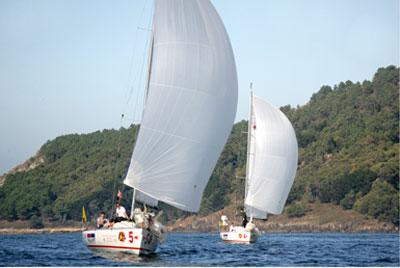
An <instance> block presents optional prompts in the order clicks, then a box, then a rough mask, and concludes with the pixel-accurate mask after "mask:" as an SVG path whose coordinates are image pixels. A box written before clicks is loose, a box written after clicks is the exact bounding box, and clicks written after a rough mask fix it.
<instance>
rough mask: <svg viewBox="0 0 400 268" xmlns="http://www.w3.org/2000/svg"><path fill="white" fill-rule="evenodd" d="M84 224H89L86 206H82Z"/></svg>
mask: <svg viewBox="0 0 400 268" xmlns="http://www.w3.org/2000/svg"><path fill="white" fill-rule="evenodd" d="M82 222H83V223H85V222H87V217H86V211H85V207H84V206H82Z"/></svg>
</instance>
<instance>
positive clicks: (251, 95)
mask: <svg viewBox="0 0 400 268" xmlns="http://www.w3.org/2000/svg"><path fill="white" fill-rule="evenodd" d="M252 114H253V83H250V97H249V122H248V124H247V159H246V179H245V187H244V200H246V197H247V188H248V180H249V171H250V169H249V162H250V161H249V160H250V143H251V125H252V123H253V122H252V121H253V116H252ZM243 202H244V201H243Z"/></svg>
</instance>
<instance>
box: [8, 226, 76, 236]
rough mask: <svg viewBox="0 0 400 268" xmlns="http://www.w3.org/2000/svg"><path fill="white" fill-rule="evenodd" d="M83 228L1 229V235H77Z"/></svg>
mask: <svg viewBox="0 0 400 268" xmlns="http://www.w3.org/2000/svg"><path fill="white" fill-rule="evenodd" d="M82 231H83V228H80V227H79V228H77V227H59V228H54V227H52V228H46V227H45V228H41V229H31V228H21V229H16V228H0V235H16V234H60V233H77V232H82Z"/></svg>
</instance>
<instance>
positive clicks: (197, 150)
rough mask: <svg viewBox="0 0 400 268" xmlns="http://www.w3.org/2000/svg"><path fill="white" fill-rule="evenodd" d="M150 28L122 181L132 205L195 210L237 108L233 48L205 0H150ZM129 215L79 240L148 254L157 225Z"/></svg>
mask: <svg viewBox="0 0 400 268" xmlns="http://www.w3.org/2000/svg"><path fill="white" fill-rule="evenodd" d="M152 28H153V29H152V38H151V46H150V48H149V51H150V53H149V64H148V66H149V67H148V77H147V83H146V84H147V85H146V88H145V105H144V110H143V114H142V120H141V124H140V129H139V133H138V137H137V140H136V143H135V146H134V150H133V153H132V157H131V161H130V166H129V169H128V172H127V175H126V178H125V179H124V184H125V185H127V186H129V187H132V188H133V193H134V194H133V198H132V211H135V209H134V206H135V200H136V201H139V202H141V203H143V204H145V205H147V206H155V205H157V203H158V202H159V201H161V202H164V203H166V204H169V205H171V206H174V207H176V208H178V209H181V210H184V211H189V212H198V210H199V208H200V202H201V197H202V194H203V191H204V188H205V187H206V184H207V182H208V180H209V178H210V176H211V173H212V171H213V169H214V167H215V165H216V163H217V160H218V157H219V155H220V154H221V152H222V149H223V147H224V145H225V143H226V141H227V138H228V136H229V134H230V131H231V128H232V126H233V122H234V118H235V114H236V108H237V97H238V86H237V74H236V66H235V60H234V56H233V51H232V47H231V44H230V41H229V37H228V35H227V32H226V30H225V27H224V25H223V23H222V20H221V19H220V17H219V15H218V13H217V11H216V10H215V9H214V7H213V5H212V4H211V2H210V1H209V0H185V1H182V0H156V1H155V2H154V15H153V26H152ZM139 214H140V213H139ZM131 216H132V217H133V218H135V219H136V218H139V219H138V220H137V221H136V222H134V221H124V222H119V223H116V224H114V225H113V226H112V227H110V228H102V229H96V230H87V231H85V232H83V241H84V243H85V244H86V245H87V247H88V248H90V249H101V250H108V251H123V252H127V253H132V254H137V255H144V254H151V253H153V252H155V250H156V248H157V246H158V245H159V243H160V242H162V239H163V234H162V227H161V226H160V224H159V223H158V222H155V221H152V220H149V219H150V218H151V215H146V214H145V215H143V213H142V215H136V214H135V213H133V214H132V213H131ZM136 216H139V217H136ZM146 219H147V221H146ZM141 221H142V223H141Z"/></svg>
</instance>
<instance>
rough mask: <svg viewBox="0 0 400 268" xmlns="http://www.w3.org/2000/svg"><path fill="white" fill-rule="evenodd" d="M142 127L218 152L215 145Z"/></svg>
mask: <svg viewBox="0 0 400 268" xmlns="http://www.w3.org/2000/svg"><path fill="white" fill-rule="evenodd" d="M141 127H142V128H145V129H148V130H151V131H154V132H157V133H160V134H163V135H166V136H170V137H174V138H179V139H181V140H186V141H190V142H193V143H197V144H201V145H204V147H207V148H213V149H216V150H218V148H217V146H215V145H209V144H205V143H202V142H199V141H195V140H192V139H189V138H186V137H183V136H180V135H175V134H171V133H168V132H165V131H161V130H158V129H154V128H151V127H146V126H144V125H142V126H141Z"/></svg>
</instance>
